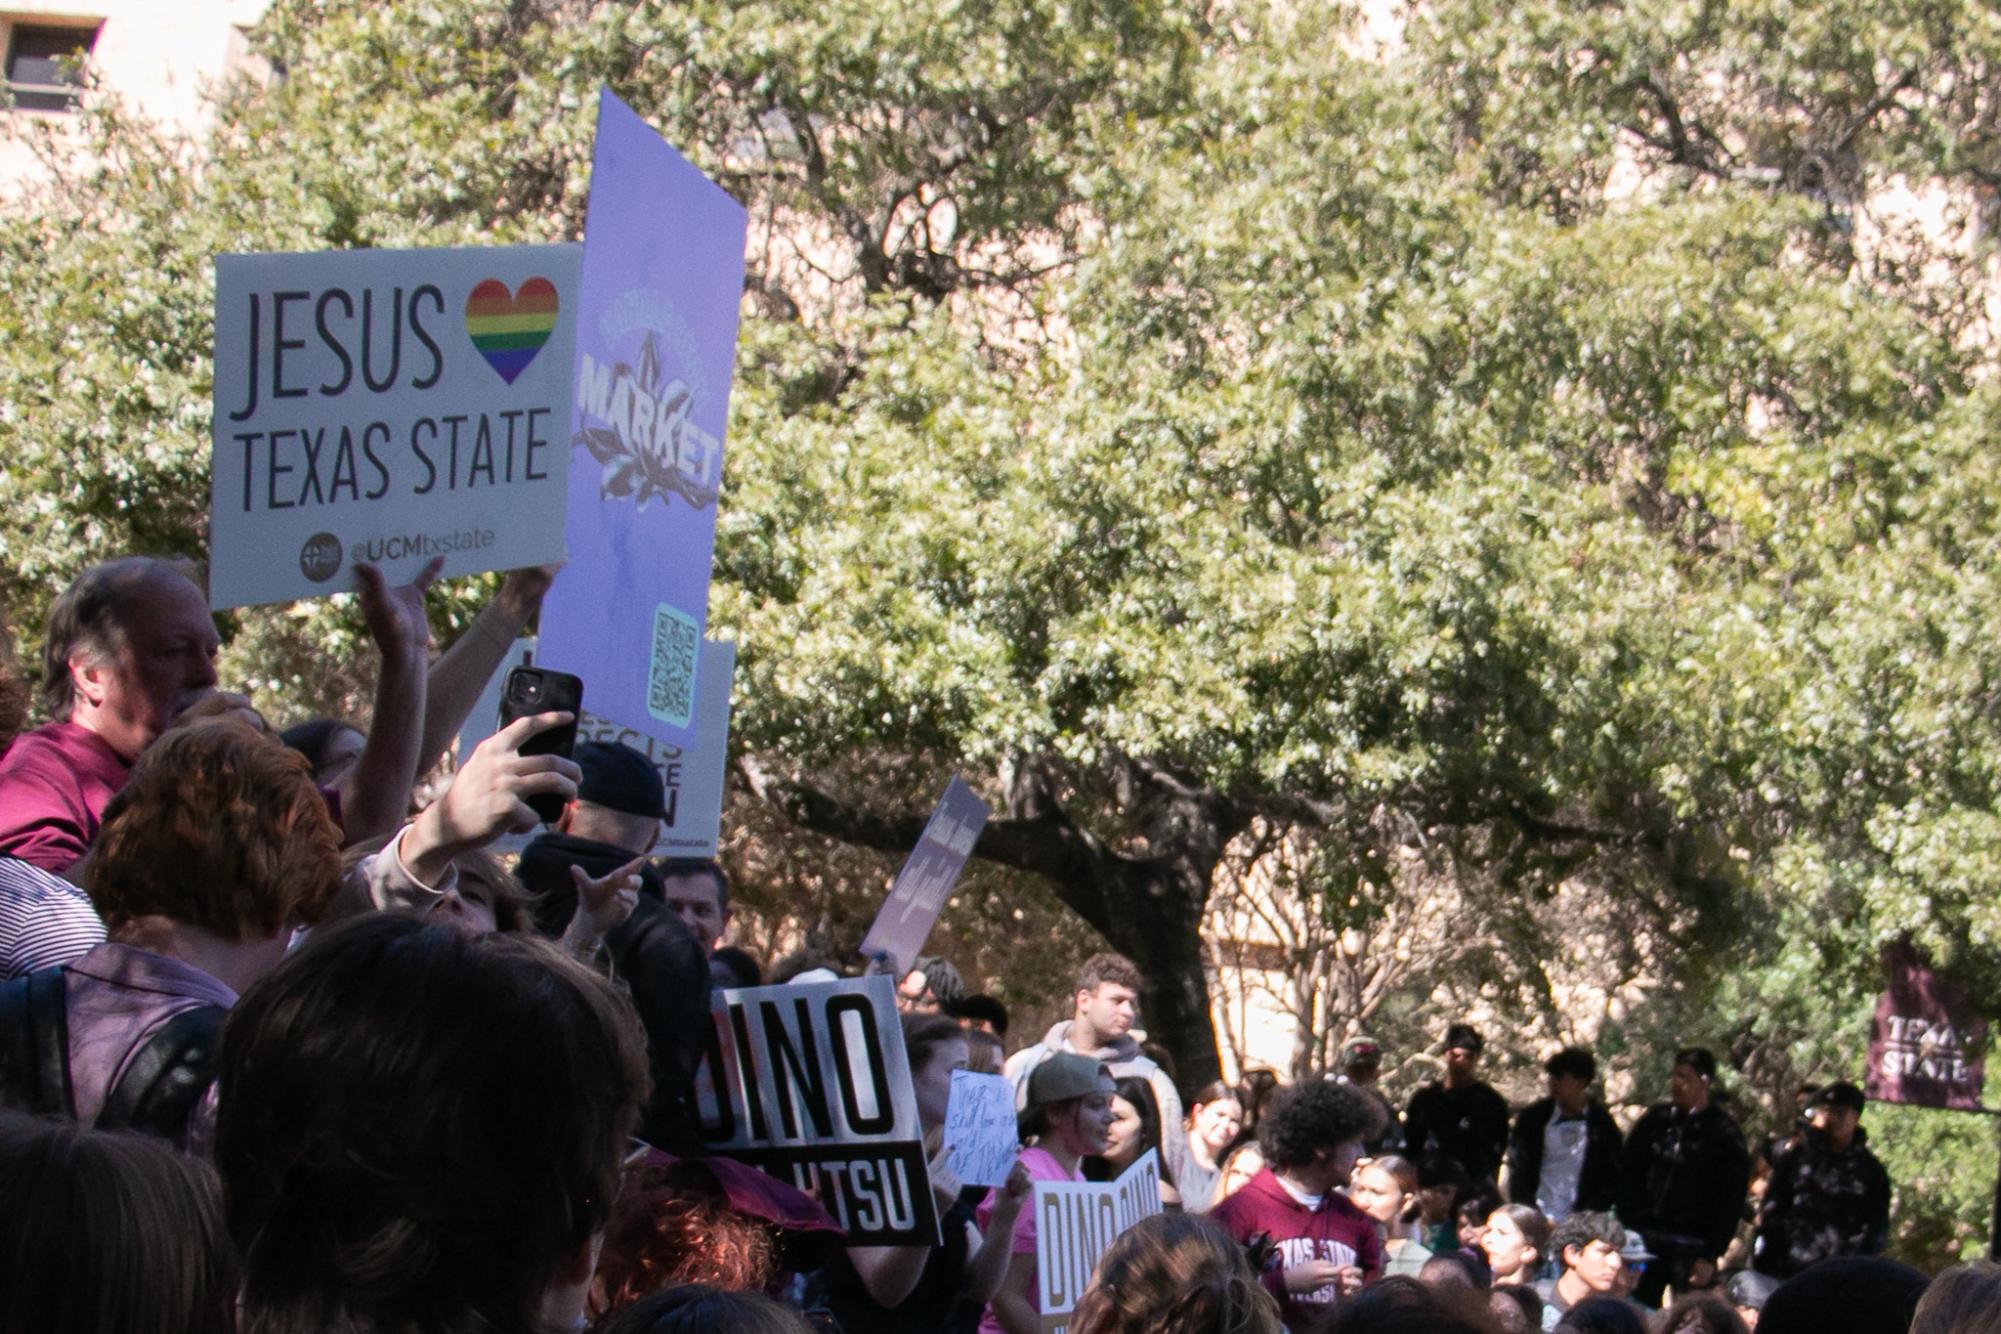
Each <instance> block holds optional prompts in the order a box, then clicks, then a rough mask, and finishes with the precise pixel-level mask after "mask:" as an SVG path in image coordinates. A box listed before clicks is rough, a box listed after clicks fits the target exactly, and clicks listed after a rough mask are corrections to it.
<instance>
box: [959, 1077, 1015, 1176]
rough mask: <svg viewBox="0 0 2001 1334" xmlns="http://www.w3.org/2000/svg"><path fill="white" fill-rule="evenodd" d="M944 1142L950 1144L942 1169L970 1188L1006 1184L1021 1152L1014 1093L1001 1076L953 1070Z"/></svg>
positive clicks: (1005, 1079) (1005, 1078)
mask: <svg viewBox="0 0 2001 1334" xmlns="http://www.w3.org/2000/svg"><path fill="white" fill-rule="evenodd" d="M945 1143H947V1144H949V1145H951V1146H952V1156H951V1158H950V1159H949V1160H948V1162H947V1164H946V1166H947V1167H949V1168H950V1169H951V1172H952V1175H953V1176H955V1177H957V1178H959V1180H961V1181H963V1182H965V1183H966V1184H967V1185H969V1186H999V1185H1003V1184H1005V1183H1006V1181H1007V1174H1008V1173H1009V1172H1010V1171H1012V1170H1013V1168H1014V1161H1015V1159H1016V1157H1018V1156H1019V1155H1020V1153H1021V1139H1020V1136H1019V1134H1018V1133H1017V1131H1016V1122H1015V1113H1014V1090H1013V1089H1012V1088H1011V1087H1009V1085H1008V1082H1007V1077H1006V1076H1005V1075H976V1074H974V1073H973V1072H972V1071H970V1070H954V1071H953V1072H952V1099H951V1101H950V1102H949V1103H947V1104H946V1106H945Z"/></svg>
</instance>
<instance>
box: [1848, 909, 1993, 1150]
mask: <svg viewBox="0 0 2001 1334" xmlns="http://www.w3.org/2000/svg"><path fill="white" fill-rule="evenodd" d="M1884 964H1885V965H1886V966H1887V968H1888V969H1889V973H1890V983H1889V986H1888V987H1886V988H1885V989H1884V991H1883V994H1882V996H1881V997H1879V998H1878V999H1877V1001H1876V1019H1875V1022H1874V1023H1873V1024H1872V1025H1871V1026H1870V1030H1869V1073H1868V1076H1867V1078H1866V1079H1865V1080H1864V1083H1863V1091H1864V1092H1865V1093H1867V1094H1868V1095H1869V1096H1870V1097H1872V1098H1875V1099H1878V1100H1880V1101H1882V1102H1905V1103H1911V1104H1913V1105H1915V1106H1918V1107H1944V1108H1949V1109H1951V1110H1953V1111H1960V1112H1977V1111H1980V1110H1982V1108H1981V1105H1980V1088H1981V1084H1982V1083H1983V1082H1985V1079H1986V1053H1987V1021H1986V1020H1985V1019H1983V1018H1981V1017H1980V1011H1979V1010H1978V1008H1976V1007H1975V1006H1974V1005H1973V1004H1972V1003H1971V1002H1970V1001H1969V1000H1968V999H1967V997H1966V994H1965V993H1964V992H1962V991H1961V990H1960V989H1959V988H1957V987H1955V986H1953V985H1952V984H1951V983H1949V982H1945V981H1943V980H1941V979H1940V978H1939V977H1937V976H1936V975H1935V974H1934V973H1933V972H1932V970H1931V969H1930V968H1929V967H1927V966H1926V965H1925V961H1924V960H1923V959H1922V958H1920V957H1919V956H1918V953H1917V951H1916V950H1914V949H1912V948H1911V947H1910V946H1909V945H1908V944H1898V945H1893V946H1891V947H1890V949H1889V950H1887V951H1885V953H1884Z"/></svg>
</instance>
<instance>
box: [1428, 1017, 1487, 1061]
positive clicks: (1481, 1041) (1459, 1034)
mask: <svg viewBox="0 0 2001 1334" xmlns="http://www.w3.org/2000/svg"><path fill="white" fill-rule="evenodd" d="M1454 1047H1464V1048H1465V1049H1466V1050H1467V1051H1470V1052H1473V1053H1475V1054H1476V1055H1477V1054H1478V1053H1480V1052H1483V1051H1485V1050H1487V1040H1486V1039H1485V1038H1483V1037H1481V1036H1480V1030H1479V1029H1477V1028H1475V1027H1473V1025H1471V1024H1454V1025H1452V1026H1451V1027H1450V1028H1448V1029H1446V1030H1445V1041H1443V1042H1441V1043H1439V1044H1438V1049H1439V1050H1440V1051H1451V1050H1452V1049H1453V1048H1454Z"/></svg>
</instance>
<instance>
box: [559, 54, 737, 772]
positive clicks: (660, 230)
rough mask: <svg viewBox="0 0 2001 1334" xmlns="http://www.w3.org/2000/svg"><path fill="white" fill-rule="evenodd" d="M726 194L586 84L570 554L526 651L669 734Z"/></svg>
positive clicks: (710, 478)
mask: <svg viewBox="0 0 2001 1334" xmlns="http://www.w3.org/2000/svg"><path fill="white" fill-rule="evenodd" d="M745 222H746V218H745V214H744V211H743V207H742V206H741V205H739V204H738V203H737V202H736V201H735V200H734V199H732V198H730V197H729V195H728V194H726V193H724V191H723V190H721V189H720V188H718V187H717V186H716V185H715V183H714V182H712V181H710V180H709V178H708V177H706V176H704V175H703V174H702V173H701V171H700V170H698V169H697V168H696V167H694V166H693V165H692V164H690V163H689V162H688V161H687V160H686V159H685V158H683V157H682V156H681V155H680V154H679V153H677V152H675V151H674V150H673V148H671V147H670V146H669V145H668V144H667V141H666V140H664V139H662V138H661V137H660V136H659V135H658V134H656V133H654V131H653V130H652V129H651V128H650V127H649V126H648V125H647V124H646V122H644V121H643V120H641V119H640V118H639V117H638V115H637V114H635V113H634V112H633V110H632V108H630V107H628V106H626V105H625V103H623V102H621V101H619V100H618V98H617V97H615V96H613V95H612V92H611V90H610V89H605V90H603V91H602V92H600V93H599V95H598V133H597V147H596V151H595V152H594V153H593V155H592V158H591V195H590V204H589V209H588V211H587V213H586V214H585V219H584V261H583V276H582V278H581V280H580V282H579V284H578V286H579V293H578V302H577V307H578V311H577V349H576V363H575V377H576V380H575V388H576V409H575V415H574V418H573V424H572V429H571V431H570V451H569V454H570V457H569V466H570V491H569V510H568V520H567V524H566V530H565V531H566V536H567V537H568V540H569V550H570V559H569V564H568V565H567V566H566V567H565V568H564V570H563V573H562V575H561V576H560V577H558V578H557V580H556V583H555V586H554V587H553V588H551V589H550V590H549V595H548V597H547V599H545V600H544V602H543V604H542V622H541V665H542V666H544V667H551V668H555V669H556V670H558V671H565V672H574V673H576V674H577V675H578V676H581V677H582V678H583V679H584V698H585V699H587V700H588V701H590V706H591V712H592V713H594V714H596V715H597V716H599V717H601V718H606V719H609V720H610V721H612V722H614V723H618V724H620V725H622V726H625V727H630V728H632V729H633V730H634V731H637V732H641V733H644V734H645V735H647V736H650V737H654V738H656V739H658V740H660V741H663V742H666V743H667V744H669V745H673V746H679V747H682V748H683V749H686V748H688V747H691V746H692V745H693V744H694V741H695V736H694V724H695V714H696V708H695V701H696V698H697V696H696V688H695V678H696V666H697V663H698V662H699V659H700V649H701V643H702V631H703V629H704V628H705V627H706V626H707V624H708V615H709V566H710V561H711V558H712V556H713V554H714V551H715V541H716V496H717V493H718V492H719V491H720V490H721V489H722V477H723V427H724V423H725V422H726V421H727V419H728V417H729V394H730V372H731V369H732V367H733V365H734V363H735V360H736V330H737V307H738V302H739V301H740V299H741V298H742V295H743V245H744V228H745Z"/></svg>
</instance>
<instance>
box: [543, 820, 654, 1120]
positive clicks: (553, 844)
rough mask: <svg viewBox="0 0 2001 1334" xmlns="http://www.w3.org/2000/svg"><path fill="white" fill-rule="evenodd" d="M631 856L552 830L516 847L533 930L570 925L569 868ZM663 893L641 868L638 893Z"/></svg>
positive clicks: (572, 889)
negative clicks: (519, 852) (533, 926)
mask: <svg viewBox="0 0 2001 1334" xmlns="http://www.w3.org/2000/svg"><path fill="white" fill-rule="evenodd" d="M635 855H637V854H634V853H630V852H627V851H626V850H625V849H624V848H621V847H616V846H614V845H612V844H610V843H600V842H598V841H597V840H596V839H594V838H578V837H576V836H575V835H574V834H559V833H556V832H555V831H553V830H551V831H550V832H549V833H546V834H540V835H537V836H536V838H535V840H534V841H533V842H532V843H530V844H529V845H528V846H527V847H525V848H523V849H522V850H521V862H520V864H519V865H517V866H516V867H515V868H514V876H515V879H517V880H519V881H520V882H521V887H522V888H523V889H525V890H527V891H528V893H529V895H530V898H529V900H528V912H529V915H530V916H531V917H533V918H534V919H535V929H536V930H537V931H540V932H541V933H542V934H543V935H545V936H551V937H554V936H561V935H562V934H563V932H564V931H566V930H568V929H569V925H570V917H571V915H572V914H574V913H575V912H576V910H577V887H576V885H575V884H574V883H573V882H572V881H571V880H570V868H571V867H572V866H581V867H583V868H584V874H585V875H587V876H590V877H591V878H592V879H593V880H595V879H597V878H599V877H600V876H607V875H610V874H611V873H612V872H613V871H616V870H617V869H618V868H619V867H621V866H623V865H625V864H626V863H627V862H629V861H631V860H632V859H633V857H634V856H635ZM665 892H666V891H665V889H664V888H663V887H662V885H661V882H660V872H659V871H657V870H655V869H654V866H653V863H652V862H650V861H649V862H647V863H645V864H644V865H643V866H641V867H640V868H639V893H640V897H642V898H645V897H648V896H650V897H651V898H652V899H653V901H654V902H656V903H658V902H660V901H661V896H662V895H663V894H664V893H665ZM663 1147H664V1146H663Z"/></svg>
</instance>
